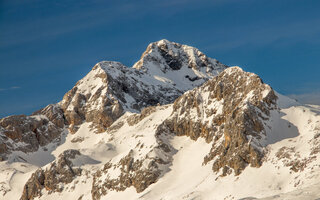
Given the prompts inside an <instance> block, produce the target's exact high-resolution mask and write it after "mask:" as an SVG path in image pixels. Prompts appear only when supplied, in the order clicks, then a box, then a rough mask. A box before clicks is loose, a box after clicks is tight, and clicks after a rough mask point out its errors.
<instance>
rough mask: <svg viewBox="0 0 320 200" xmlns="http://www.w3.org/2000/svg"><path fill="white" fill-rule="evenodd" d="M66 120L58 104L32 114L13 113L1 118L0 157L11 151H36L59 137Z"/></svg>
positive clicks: (4, 156) (3, 157)
mask: <svg viewBox="0 0 320 200" xmlns="http://www.w3.org/2000/svg"><path fill="white" fill-rule="evenodd" d="M64 125H65V120H64V115H63V112H62V110H61V108H60V107H59V106H58V105H49V106H47V107H45V108H44V109H42V110H39V111H37V112H35V113H34V114H32V115H31V116H26V115H13V116H9V117H6V118H3V119H1V120H0V136H1V137H0V157H2V159H5V158H6V157H7V154H8V153H10V152H11V151H23V152H25V153H27V152H34V151H37V150H38V148H39V146H45V145H47V144H49V143H50V142H53V141H54V140H56V139H58V138H59V137H60V136H61V133H62V131H63V129H64Z"/></svg>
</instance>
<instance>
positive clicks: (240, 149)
mask: <svg viewBox="0 0 320 200" xmlns="http://www.w3.org/2000/svg"><path fill="white" fill-rule="evenodd" d="M276 99H277V97H276V95H275V94H274V91H273V90H272V89H271V88H270V86H268V85H266V84H264V83H263V82H262V80H261V79H260V78H259V77H258V76H257V75H255V74H252V73H248V72H244V71H243V70H242V69H240V68H238V67H232V68H228V69H226V70H224V71H223V72H222V73H220V74H219V75H218V76H216V77H214V78H213V79H211V80H209V81H208V82H207V83H205V84H204V85H203V86H201V87H200V88H196V89H194V90H192V91H189V92H187V93H185V94H184V95H182V96H181V97H179V98H178V99H177V100H176V101H175V102H174V106H173V110H174V111H173V113H172V116H171V117H170V118H169V119H167V120H166V121H165V122H164V125H166V126H167V127H168V128H169V129H170V130H171V131H172V132H173V133H175V134H176V135H178V136H181V135H186V136H189V137H190V138H191V139H193V140H197V139H198V138H199V137H203V138H205V139H206V141H207V142H208V143H210V142H212V141H213V143H212V149H211V151H210V153H209V154H208V155H207V156H206V157H205V158H204V164H206V163H208V162H209V161H211V160H213V167H212V169H213V171H215V172H218V171H219V170H220V169H222V174H223V175H226V174H228V173H231V172H232V170H233V171H234V173H235V174H236V175H239V174H240V173H241V171H242V170H243V169H244V168H245V167H246V166H247V165H249V164H250V165H251V166H252V167H259V166H261V162H262V161H261V159H262V158H263V155H264V152H263V147H264V138H265V136H266V131H265V128H264V122H265V120H267V119H268V118H269V113H270V110H273V109H276V108H277V105H276Z"/></svg>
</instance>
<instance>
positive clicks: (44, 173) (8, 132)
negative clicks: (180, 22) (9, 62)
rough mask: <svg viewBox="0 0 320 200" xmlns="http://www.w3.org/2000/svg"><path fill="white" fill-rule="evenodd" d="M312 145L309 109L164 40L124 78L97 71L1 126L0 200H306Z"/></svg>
mask: <svg viewBox="0 0 320 200" xmlns="http://www.w3.org/2000/svg"><path fill="white" fill-rule="evenodd" d="M319 146H320V107H319V106H316V105H303V104H300V103H299V102H297V101H295V100H293V99H290V98H288V97H285V96H283V95H281V94H279V93H277V92H276V91H274V90H273V89H272V87H270V86H269V85H268V84H266V83H264V82H263V81H262V80H261V78H260V77H259V76H258V75H256V74H254V73H250V72H245V71H244V70H243V69H241V68H240V67H229V66H226V65H224V64H222V63H220V62H219V61H217V60H216V59H212V58H209V57H207V56H206V55H205V54H204V53H202V52H201V51H199V50H198V49H196V48H194V47H190V46H187V45H182V44H178V43H175V42H170V41H168V40H165V39H164V40H160V41H158V42H154V43H151V44H149V45H148V47H147V49H146V51H145V52H144V53H143V54H142V56H141V58H140V60H139V61H138V62H137V63H135V64H134V65H133V66H132V67H127V66H124V65H123V64H121V63H119V62H114V61H102V62H99V63H97V64H96V65H95V66H94V67H93V68H92V70H91V71H90V72H89V73H88V74H87V75H86V76H85V77H83V78H82V79H81V80H79V81H78V82H77V83H76V85H75V86H74V87H73V88H72V89H71V90H70V91H68V92H67V93H66V94H65V95H64V97H63V99H62V100H61V101H60V102H58V103H56V104H51V105H48V106H47V107H45V108H43V109H41V110H39V111H36V112H34V113H33V114H31V115H29V116H26V115H17V116H9V117H5V118H3V119H0V169H1V171H0V177H1V180H0V196H1V197H2V198H1V199H21V200H32V199H45V200H50V199H55V200H56V199H78V200H80V199H81V200H87V199H90V200H91V199H92V200H100V199H141V200H143V199H145V200H147V199H159V200H160V199H166V200H173V199H184V200H185V199H189V200H191V199H218V200H220V199H221V200H222V199H223V200H229V199H230V200H231V199H316V198H320V193H319V192H318V191H319V189H320V181H319V180H320V164H319V163H320V147H319ZM291 197H292V198H291Z"/></svg>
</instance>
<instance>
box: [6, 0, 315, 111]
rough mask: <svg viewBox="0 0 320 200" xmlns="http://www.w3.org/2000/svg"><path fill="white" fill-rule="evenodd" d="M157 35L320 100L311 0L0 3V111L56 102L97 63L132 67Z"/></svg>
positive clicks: (308, 98) (48, 0)
mask: <svg viewBox="0 0 320 200" xmlns="http://www.w3.org/2000/svg"><path fill="white" fill-rule="evenodd" d="M163 38H166V39H168V40H170V41H175V42H179V43H183V44H188V45H191V46H195V47H197V48H198V49H200V50H201V51H202V52H204V53H205V54H207V55H208V56H210V57H212V58H216V59H218V60H220V61H221V62H222V63H225V64H227V65H239V66H240V67H242V68H243V69H245V70H247V71H251V72H255V73H257V74H258V75H260V76H261V77H262V78H263V80H264V81H265V82H266V83H268V84H270V85H271V86H272V87H273V88H274V89H275V90H277V91H279V92H280V93H283V94H287V95H293V96H295V97H297V98H300V99H302V100H303V101H317V102H318V103H320V95H319V94H320V65H319V63H320V1H318V0H314V1H312V0H299V1H298V0H229V1H228V0H211V1H209V0H208V1H205V0H194V1H189V0H161V1H159V0H149V1H147V0H145V1H139V0H135V1H132V0H130V1H120V0H115V1H112V0H108V1H94V0H91V1H76V0H62V1H55V0H46V1H45V0H27V1H26V0H20V1H17V0H0V117H3V116H7V115H12V114H30V113H31V112H33V111H35V110H37V109H39V108H41V107H44V106H46V105H47V104H50V103H55V102H58V101H60V100H61V99H62V97H63V95H64V94H65V93H66V92H67V91H68V90H69V89H71V88H72V87H73V85H74V84H75V83H76V82H77V81H78V80H79V79H80V78H82V77H83V76H84V75H85V74H86V73H88V72H89V71H90V69H91V68H92V67H93V66H94V64H95V63H97V62H99V61H102V60H115V61H119V62H122V63H123V64H125V65H127V66H132V65H133V63H134V62H136V61H137V60H138V59H139V58H140V56H141V54H142V52H143V51H144V50H145V48H146V46H147V45H148V44H149V43H150V42H153V41H157V40H160V39H163ZM317 102H316V103H317Z"/></svg>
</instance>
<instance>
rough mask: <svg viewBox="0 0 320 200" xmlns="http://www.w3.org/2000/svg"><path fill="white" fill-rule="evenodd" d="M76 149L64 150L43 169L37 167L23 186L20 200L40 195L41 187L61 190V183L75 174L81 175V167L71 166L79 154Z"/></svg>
mask: <svg viewBox="0 0 320 200" xmlns="http://www.w3.org/2000/svg"><path fill="white" fill-rule="evenodd" d="M80 155H81V154H80V152H79V151H78V150H66V151H64V152H63V153H62V154H60V155H59V157H58V159H57V160H56V161H55V162H53V163H51V164H49V166H47V167H46V168H45V169H42V168H40V169H38V170H37V171H36V172H34V173H33V174H32V176H31V178H30V179H29V180H28V181H27V183H26V184H25V186H24V189H23V193H22V196H21V198H20V200H30V199H34V198H36V197H40V196H41V194H42V193H41V191H42V190H43V189H45V190H47V191H48V192H49V193H51V192H61V191H62V189H63V186H61V183H62V184H68V183H70V182H72V181H73V179H74V178H75V176H80V175H81V168H77V167H73V163H72V160H73V159H75V158H76V156H80Z"/></svg>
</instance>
